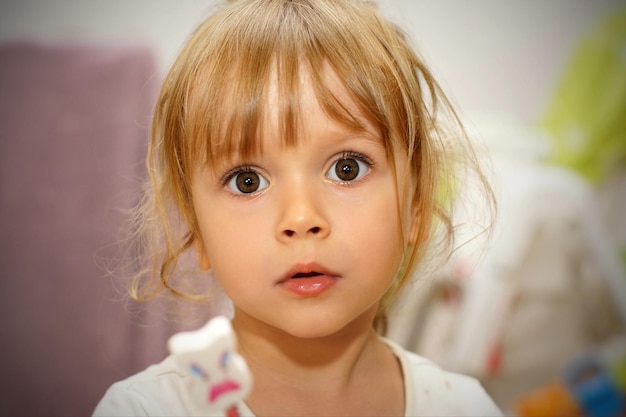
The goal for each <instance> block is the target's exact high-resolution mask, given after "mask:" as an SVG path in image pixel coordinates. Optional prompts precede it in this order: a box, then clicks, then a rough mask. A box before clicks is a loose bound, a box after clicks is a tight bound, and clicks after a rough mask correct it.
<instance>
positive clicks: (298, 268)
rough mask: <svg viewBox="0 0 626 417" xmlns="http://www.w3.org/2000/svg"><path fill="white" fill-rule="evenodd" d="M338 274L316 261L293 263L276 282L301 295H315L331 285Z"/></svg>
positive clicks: (337, 277) (335, 281) (334, 282)
mask: <svg viewBox="0 0 626 417" xmlns="http://www.w3.org/2000/svg"><path fill="white" fill-rule="evenodd" d="M339 278H340V276H339V274H337V273H335V272H333V271H331V270H329V269H327V268H325V267H324V266H323V265H320V264H318V263H316V262H309V263H301V264H296V265H294V266H293V267H292V268H291V269H290V270H289V271H288V272H287V273H286V274H285V275H284V276H283V278H282V279H281V280H280V281H279V282H278V285H280V286H281V287H282V288H284V289H285V290H287V291H290V292H292V293H294V294H296V295H298V296H301V297H316V296H318V295H321V294H323V293H324V292H326V291H327V290H329V289H330V288H331V287H333V286H334V285H335V284H336V283H337V280H338V279H339Z"/></svg>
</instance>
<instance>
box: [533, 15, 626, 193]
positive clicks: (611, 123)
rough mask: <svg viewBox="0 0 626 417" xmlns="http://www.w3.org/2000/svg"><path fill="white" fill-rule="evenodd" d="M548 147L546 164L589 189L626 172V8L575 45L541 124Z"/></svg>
mask: <svg viewBox="0 0 626 417" xmlns="http://www.w3.org/2000/svg"><path fill="white" fill-rule="evenodd" d="M540 126H541V127H542V128H544V129H546V130H547V132H548V133H549V137H550V140H551V141H552V152H551V154H550V155H549V156H548V162H552V163H556V164H559V165H564V166H566V167H568V168H571V169H573V170H575V171H576V172H578V173H580V174H581V175H582V176H584V177H585V178H587V179H588V180H589V181H590V182H592V183H593V184H596V185H597V184H601V183H602V182H603V181H604V180H605V179H606V178H607V177H609V176H610V175H611V174H613V173H614V172H616V171H618V170H622V169H624V167H625V166H626V8H625V9H621V10H619V11H618V12H617V13H614V14H613V15H611V16H610V17H608V18H607V19H605V20H603V21H602V22H601V24H600V25H599V26H598V27H596V28H594V30H593V31H592V32H591V33H590V34H589V35H588V36H587V37H586V38H585V39H583V41H582V42H581V43H580V45H579V46H578V48H577V49H576V51H575V54H574V56H573V59H572V61H571V63H570V66H569V67H567V68H566V71H565V73H564V77H563V79H562V80H561V82H560V83H559V84H558V87H557V90H556V91H555V95H554V96H553V98H552V101H551V102H550V103H549V106H548V111H547V112H546V114H545V116H544V118H543V119H542V120H541V122H540Z"/></svg>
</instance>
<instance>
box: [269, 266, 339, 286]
mask: <svg viewBox="0 0 626 417" xmlns="http://www.w3.org/2000/svg"><path fill="white" fill-rule="evenodd" d="M316 275H327V276H330V277H338V276H339V274H337V273H335V272H333V271H331V270H329V269H328V268H326V267H324V266H323V265H320V264H318V263H317V262H307V263H299V264H296V265H294V266H293V267H291V268H290V269H289V271H287V273H286V274H285V275H283V277H282V279H281V280H280V282H285V281H287V280H290V279H292V278H305V277H307V276H316Z"/></svg>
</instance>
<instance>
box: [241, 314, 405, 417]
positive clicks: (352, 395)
mask: <svg viewBox="0 0 626 417" xmlns="http://www.w3.org/2000/svg"><path fill="white" fill-rule="evenodd" d="M374 314H375V310H374V311H373V312H368V313H366V314H364V315H363V316H362V317H359V318H357V319H356V320H354V321H353V322H351V323H350V324H349V325H347V326H346V327H345V328H343V329H341V330H340V331H338V332H336V333H334V334H332V335H329V336H325V337H319V338H299V337H294V336H293V335H290V334H288V333H286V332H284V331H282V330H280V329H276V328H274V327H271V326H268V325H266V324H263V323H259V322H258V321H254V319H252V318H251V317H249V316H247V315H246V314H245V313H242V312H240V311H237V310H236V311H235V318H234V319H233V328H234V329H235V332H236V333H237V337H238V342H239V351H240V353H241V355H242V356H243V357H244V358H245V359H246V361H247V363H248V366H249V367H250V370H251V372H252V375H253V377H254V381H253V388H252V392H251V393H250V395H249V396H248V398H247V399H246V403H247V404H248V405H249V406H250V408H251V409H252V410H253V412H254V413H255V414H256V415H290V416H299V415H302V416H305V415H365V414H368V413H374V414H377V413H378V414H389V415H401V414H402V413H403V407H404V401H403V395H404V394H403V388H402V387H403V382H402V373H401V370H400V367H399V364H398V363H397V360H396V358H395V357H394V356H393V354H392V353H391V351H390V350H389V349H388V347H387V346H386V345H385V344H384V343H383V342H382V341H381V340H380V338H378V336H377V335H376V333H375V331H374V329H373V326H372V322H373V319H374ZM372 381H378V384H380V387H379V389H377V390H374V391H372V389H371V388H372ZM320 398H323V399H324V400H323V401H320ZM359 407H360V408H359Z"/></svg>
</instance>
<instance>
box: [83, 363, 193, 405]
mask: <svg viewBox="0 0 626 417" xmlns="http://www.w3.org/2000/svg"><path fill="white" fill-rule="evenodd" d="M184 378H185V375H184V373H183V372H181V371H180V369H179V368H178V367H177V365H176V361H174V360H173V357H172V356H169V357H167V358H166V359H165V360H163V361H162V362H161V363H158V364H156V365H152V366H150V367H148V368H147V369H145V370H143V371H141V372H139V373H137V374H135V375H133V376H131V377H129V378H126V379H124V380H122V381H119V382H116V383H114V384H113V385H111V387H110V388H109V389H108V390H107V392H106V393H105V394H104V396H103V397H102V399H101V400H100V402H99V403H98V405H97V406H96V409H95V411H94V413H93V415H94V416H113V415H114V416H148V415H149V416H172V415H189V410H188V409H187V407H186V406H185V404H188V403H189V402H188V401H187V398H186V392H185V389H184Z"/></svg>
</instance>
